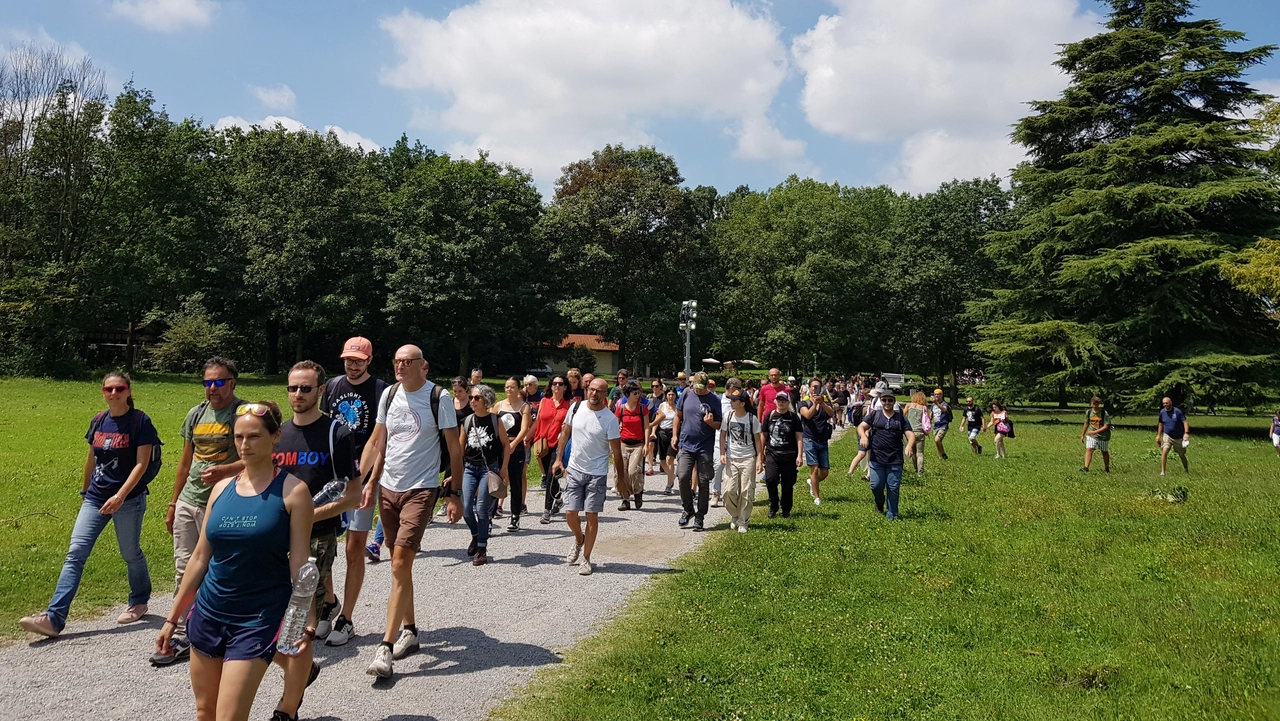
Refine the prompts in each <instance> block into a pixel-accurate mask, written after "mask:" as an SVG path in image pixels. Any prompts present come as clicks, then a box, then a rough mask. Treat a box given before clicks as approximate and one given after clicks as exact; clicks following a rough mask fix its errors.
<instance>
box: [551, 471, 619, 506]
mask: <svg viewBox="0 0 1280 721" xmlns="http://www.w3.org/2000/svg"><path fill="white" fill-rule="evenodd" d="M608 486H609V475H608V474H605V475H603V476H593V475H591V474H589V473H583V472H582V471H578V470H575V469H573V468H569V469H568V470H566V471H565V481H564V492H563V493H562V494H561V496H560V497H561V499H563V500H564V510H566V511H585V512H586V513H600V512H601V511H603V510H604V496H605V492H606V491H607V490H608Z"/></svg>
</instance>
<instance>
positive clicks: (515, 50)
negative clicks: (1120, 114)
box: [0, 0, 1280, 192]
mask: <svg viewBox="0 0 1280 721" xmlns="http://www.w3.org/2000/svg"><path fill="white" fill-rule="evenodd" d="M0 8H2V9H3V12H2V13H0V45H3V46H6V47H8V46H12V45H14V44H16V43H18V42H22V41H26V40H35V41H40V42H57V43H61V44H63V45H64V46H67V47H68V48H70V49H71V50H73V51H75V52H84V53H87V54H88V55H89V56H90V57H92V58H93V60H94V61H95V62H96V63H97V64H98V65H99V66H100V67H101V68H103V69H104V70H105V71H106V73H107V77H108V81H109V84H110V89H111V91H112V92H115V91H118V89H119V87H120V86H121V85H122V84H123V83H124V82H126V81H127V80H129V79H132V80H133V81H134V82H135V83H136V84H137V85H139V86H141V87H145V88H148V89H150V90H152V91H153V92H154V93H155V95H156V98H157V99H158V100H159V101H160V102H161V103H163V104H164V105H165V106H166V107H167V108H168V110H169V112H170V114H171V115H173V116H176V117H187V116H192V117H197V118H201V119H203V120H204V121H205V122H206V123H208V124H215V123H217V124H221V125H226V124H233V123H234V124H247V123H258V122H262V121H264V120H265V119H267V118H278V119H280V121H281V122H283V123H284V124H286V125H288V126H291V127H294V126H298V125H302V124H305V125H306V126H307V127H310V128H313V129H326V128H329V127H333V129H334V131H335V132H337V133H338V134H339V136H340V137H341V138H343V139H344V141H346V142H349V143H363V144H365V145H366V146H367V145H368V143H369V142H374V143H377V144H379V145H384V146H385V145H389V144H390V143H392V142H394V141H395V139H396V138H398V137H399V136H400V134H401V133H407V134H408V135H409V137H410V138H411V139H412V138H420V139H421V140H422V141H423V142H424V143H426V144H427V145H429V146H431V147H433V148H437V149H440V150H445V151H449V152H451V153H454V154H459V155H464V156H474V154H475V152H476V148H484V149H486V150H488V151H489V152H490V157H491V158H493V159H495V160H500V161H509V162H512V163H513V164H515V165H517V166H520V167H523V168H526V169H528V170H530V171H532V172H533V174H534V177H535V179H536V181H537V182H538V185H539V187H541V188H542V189H543V190H544V191H547V190H549V189H550V188H551V185H552V183H554V181H555V179H556V177H557V176H558V175H559V169H560V167H561V166H563V165H565V164H567V163H569V162H572V161H573V160H576V159H578V158H581V157H585V156H587V155H589V154H590V152H591V150H592V149H594V148H598V147H600V146H601V145H603V144H604V143H606V142H623V143H625V144H627V145H636V144H638V143H645V144H653V145H656V146H657V147H658V148H659V149H660V150H662V151H664V152H667V153H670V154H672V155H674V156H675V158H676V160H677V161H678V163H679V165H680V168H681V170H682V172H683V174H684V176H685V178H686V180H687V182H688V183H689V184H691V185H696V184H708V185H714V186H716V187H717V188H719V189H720V190H721V191H722V192H727V191H729V190H732V189H733V188H734V187H736V186H738V185H740V184H743V183H746V184H749V185H751V186H752V187H754V188H763V187H769V186H772V185H775V184H777V183H778V182H781V180H782V179H784V178H785V177H786V176H787V175H788V174H789V173H793V172H794V173H798V174H800V175H811V176H815V177H818V178H821V179H823V180H829V181H832V180H833V181H839V182H841V183H845V184H854V185H864V184H878V183H888V184H890V185H893V186H894V187H895V188H898V189H900V190H908V191H914V192H927V191H928V190H930V189H932V188H934V187H936V186H937V184H938V183H940V182H943V181H946V180H949V179H951V178H953V177H974V176H984V175H990V174H992V173H995V174H997V175H1005V174H1007V171H1008V169H1009V168H1010V167H1012V165H1013V164H1014V163H1016V162H1017V161H1018V159H1019V158H1020V151H1019V150H1018V149H1017V148H1015V147H1012V146H1011V145H1010V144H1009V143H1008V140H1007V135H1008V132H1009V126H1010V124H1011V123H1013V122H1014V121H1016V120H1017V119H1018V117H1020V116H1021V115H1023V114H1024V113H1025V107H1024V106H1023V105H1022V104H1023V103H1024V102H1025V101H1027V100H1031V99H1033V98H1045V97H1052V96H1054V95H1055V94H1056V93H1057V92H1058V91H1059V90H1060V89H1061V88H1062V87H1063V85H1064V80H1063V78H1062V76H1060V75H1059V74H1058V73H1057V72H1056V70H1055V69H1054V68H1052V67H1051V65H1050V62H1051V61H1052V59H1053V55H1054V52H1055V43H1060V42H1068V41H1071V40H1075V39H1079V38H1081V37H1084V36H1086V35H1089V34H1092V33H1094V32H1097V31H1098V25H1097V23H1098V21H1099V20H1100V15H1099V13H1101V12H1102V6H1100V5H1098V4H1096V3H1094V2H1092V1H1086V2H1080V1H1079V0H966V2H955V0H830V1H826V0H823V1H819V0H795V1H792V2H781V1H778V2H763V1H760V0H755V1H752V2H731V1H730V0H699V1H697V2H694V1H691V0H650V1H649V2H642V3H640V2H635V0H629V1H628V0H473V1H472V2H460V1H454V2H424V1H421V0H412V1H409V2H405V1H403V0H401V1H399V2H391V1H388V0H363V1H361V2H349V1H348V2H339V1H337V0H313V1H312V2H305V3H303V2H254V3H250V2H243V1H241V0H39V1H38V2H11V1H6V2H0ZM1198 12H1199V13H1200V14H1201V15H1203V16H1212V17H1219V18H1221V19H1222V20H1223V21H1224V23H1225V24H1226V26H1227V27H1229V28H1233V29H1238V30H1243V31H1245V32H1247V33H1248V34H1249V37H1250V42H1251V43H1255V44H1262V43H1274V44H1280V3H1277V2H1274V0H1222V1H1220V2H1205V3H1203V4H1202V6H1201V7H1200V9H1199V11H1198ZM1278 63H1280V60H1277V61H1273V62H1272V63H1271V64H1270V65H1268V66H1266V67H1263V68H1260V69H1258V70H1257V71H1255V72H1254V73H1253V74H1252V76H1251V79H1252V80H1254V81H1256V82H1257V83H1258V84H1259V85H1261V86H1262V87H1264V88H1266V89H1268V90H1270V91H1272V92H1276V93H1277V94H1280V64H1278Z"/></svg>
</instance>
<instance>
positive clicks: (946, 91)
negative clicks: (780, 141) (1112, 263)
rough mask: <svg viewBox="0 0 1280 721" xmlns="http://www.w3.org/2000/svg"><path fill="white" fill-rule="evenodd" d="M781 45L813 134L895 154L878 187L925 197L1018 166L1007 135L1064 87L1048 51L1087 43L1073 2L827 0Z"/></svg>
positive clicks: (1085, 25) (1093, 27) (1088, 25)
mask: <svg viewBox="0 0 1280 721" xmlns="http://www.w3.org/2000/svg"><path fill="white" fill-rule="evenodd" d="M834 4H835V5H836V7H837V9H838V12H837V14H835V15H831V16H823V17H822V18H821V19H819V21H818V22H817V23H816V24H815V25H814V27H813V28H811V29H810V30H809V31H808V32H806V33H804V34H803V35H800V36H798V37H797V38H796V39H795V40H794V41H793V43H792V57H793V58H794V60H795V63H796V66H797V67H798V68H799V69H800V70H801V71H802V72H803V74H804V89H803V91H802V95H801V103H802V106H803V108H804V112H805V116H806V118H807V119H808V121H809V123H810V124H812V125H813V126H814V127H815V128H818V129H819V130H822V131H824V132H826V133H830V134H833V135H837V136H840V137H843V138H847V139H850V140H855V141H864V142H893V143H900V144H902V145H901V156H900V158H899V161H898V163H897V166H896V167H894V168H892V169H890V170H889V171H887V176H888V179H890V180H892V181H895V182H897V183H899V184H900V186H901V187H902V188H903V189H911V190H927V189H932V188H934V187H936V186H937V185H938V184H939V183H941V182H944V181H947V180H950V179H951V178H952V177H956V176H959V177H973V176H985V175H989V174H991V173H993V172H994V173H997V174H1004V173H1005V172H1006V171H1007V170H1008V169H1009V167H1012V165H1014V164H1016V162H1017V160H1019V159H1020V158H1021V157H1022V153H1021V151H1020V150H1019V149H1017V148H1010V147H1008V146H1009V140H1008V135H1009V132H1010V126H1011V125H1012V124H1013V123H1014V122H1016V121H1017V120H1018V118H1020V117H1022V116H1024V115H1026V114H1027V112H1028V109H1027V107H1026V102H1027V101H1029V100H1034V99H1047V98H1052V97H1055V96H1056V95H1057V94H1058V93H1059V92H1060V91H1061V90H1062V88H1064V87H1065V86H1066V83H1067V78H1066V77H1065V76H1064V75H1063V74H1062V73H1061V72H1060V71H1059V70H1058V69H1057V67H1055V66H1054V65H1053V61H1054V60H1055V59H1056V57H1057V56H1056V52H1057V50H1058V47H1057V46H1058V44H1060V43H1064V42H1071V41H1074V40H1078V39H1081V38H1083V37H1086V36H1088V35H1091V34H1093V33H1096V32H1098V29H1099V28H1098V24H1097V23H1098V17H1097V16H1096V15H1094V14H1091V13H1082V12H1081V10H1080V7H1079V2H1078V0H1037V1H1036V2H1026V0H971V1H970V2H963V3H957V2H952V1H950V0H834Z"/></svg>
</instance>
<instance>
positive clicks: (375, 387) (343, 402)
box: [316, 336, 387, 646]
mask: <svg viewBox="0 0 1280 721" xmlns="http://www.w3.org/2000/svg"><path fill="white" fill-rule="evenodd" d="M340 357H341V358H342V365H343V369H344V370H345V371H346V373H345V375H340V376H338V377H336V378H332V379H330V380H329V382H328V383H327V384H326V385H325V387H324V411H325V413H328V414H329V416H330V417H332V418H336V419H338V420H340V421H342V422H343V423H345V424H346V425H347V428H348V429H349V430H350V431H351V436H352V440H353V441H354V443H355V457H356V459H357V461H358V460H359V458H360V454H361V453H362V452H363V451H364V446H365V443H367V442H368V440H369V435H370V434H371V433H373V426H374V421H375V415H376V414H377V410H378V399H379V398H381V397H382V392H383V391H384V390H385V389H386V387H387V384H386V383H385V382H384V381H382V380H379V379H377V378H374V377H372V376H370V375H369V365H370V363H371V362H372V361H373V344H372V343H370V342H369V339H368V338H364V337H362V336H356V337H355V338H350V339H348V340H347V342H346V343H343V344H342V355H341V356H340ZM357 472H358V473H359V474H360V476H361V483H362V484H363V483H365V482H367V481H368V479H369V469H367V468H358V469H357ZM375 507H377V502H376V501H375V502H374V504H373V505H372V506H370V507H368V508H357V509H355V510H353V511H350V512H348V513H347V514H346V515H347V519H348V525H347V578H346V582H345V583H344V584H343V586H342V605H340V606H338V607H337V608H332V609H329V608H322V609H319V611H320V618H319V619H318V621H319V623H318V628H317V631H321V630H325V629H324V628H323V627H324V626H329V629H331V630H329V633H328V635H327V637H326V636H323V635H321V634H320V633H318V632H317V633H316V638H317V639H320V638H325V639H326V643H327V644H329V645H330V646H341V645H343V644H345V643H346V642H347V641H350V640H351V637H352V636H353V635H354V634H355V627H354V625H353V624H352V623H351V618H350V616H351V615H354V611H355V608H356V600H357V599H358V598H359V597H360V587H361V586H363V585H364V561H365V543H366V542H367V541H368V540H369V531H371V530H373V509H374V508H375ZM371 553H372V552H371ZM379 553H381V549H379ZM371 558H377V557H374V556H372V555H371ZM334 613H337V616H336V618H329V617H331V616H332V615H333V614H334ZM329 621H332V623H331V624H330V623H327V622H329Z"/></svg>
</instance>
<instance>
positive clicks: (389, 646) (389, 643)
mask: <svg viewBox="0 0 1280 721" xmlns="http://www.w3.org/2000/svg"><path fill="white" fill-rule="evenodd" d="M380 645H382V646H386V647H387V649H388V650H395V647H396V645H395V644H394V643H391V642H390V641H383V642H382V643H381V644H380Z"/></svg>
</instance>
